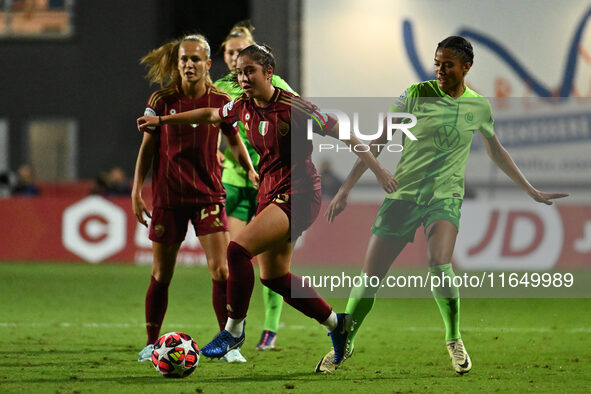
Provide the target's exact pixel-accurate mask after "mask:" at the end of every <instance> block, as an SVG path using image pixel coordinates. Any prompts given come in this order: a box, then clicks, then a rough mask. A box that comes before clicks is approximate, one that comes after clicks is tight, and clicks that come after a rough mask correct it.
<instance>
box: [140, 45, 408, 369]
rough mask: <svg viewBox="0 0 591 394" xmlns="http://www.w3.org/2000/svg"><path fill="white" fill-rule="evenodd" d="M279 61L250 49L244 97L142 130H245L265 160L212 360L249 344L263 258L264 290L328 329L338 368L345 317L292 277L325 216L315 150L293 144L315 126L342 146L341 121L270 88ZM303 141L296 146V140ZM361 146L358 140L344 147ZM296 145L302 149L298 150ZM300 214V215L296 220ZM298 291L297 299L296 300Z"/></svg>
mask: <svg viewBox="0 0 591 394" xmlns="http://www.w3.org/2000/svg"><path fill="white" fill-rule="evenodd" d="M274 69H275V59H274V57H273V55H272V54H271V52H270V50H269V48H268V47H264V46H260V45H256V44H255V45H251V46H249V47H247V48H245V49H244V50H242V51H241V52H240V54H239V55H238V61H237V68H236V76H237V79H238V83H239V84H240V87H241V88H242V89H243V91H244V94H243V95H242V96H240V97H238V98H237V99H235V100H233V101H231V102H230V103H228V104H226V105H224V106H223V107H221V108H206V109H198V110H194V111H188V112H184V113H177V114H175V115H168V116H162V117H160V118H159V117H157V116H143V117H141V118H139V119H138V128H139V129H140V130H146V129H147V128H148V127H154V126H158V125H159V124H184V123H217V122H220V121H222V122H226V123H233V122H235V121H236V120H240V121H242V122H243V123H244V125H245V129H246V131H247V136H248V139H249V141H250V143H251V145H252V146H253V147H254V148H255V149H256V151H257V153H258V154H259V155H260V156H261V160H260V162H259V172H260V175H261V180H260V188H259V194H258V209H257V215H256V216H255V218H254V219H253V220H252V221H251V222H250V223H249V224H248V225H247V226H246V227H245V228H244V230H243V231H242V232H241V233H240V234H238V236H237V237H236V238H235V239H234V241H231V242H230V244H229V245H228V269H229V276H228V322H227V323H226V327H225V330H223V331H221V332H220V333H219V334H218V335H217V336H216V337H215V338H214V339H213V340H212V341H211V342H210V343H209V344H207V345H206V346H205V347H204V348H203V349H202V353H203V354H204V355H205V356H207V357H216V358H219V357H222V356H223V355H224V354H225V353H227V352H228V351H229V350H230V349H233V348H236V347H239V346H240V345H241V344H242V343H243V342H244V319H245V317H246V312H247V310H248V304H249V301H250V296H251V294H252V289H253V287H254V272H253V267H252V264H251V262H250V260H251V259H252V257H253V256H257V255H258V262H259V269H260V278H261V282H262V283H263V284H264V285H265V286H267V287H269V288H270V289H272V290H273V291H275V292H276V293H279V294H281V295H282V296H283V298H284V300H285V302H287V303H288V304H289V305H291V306H293V307H294V308H296V309H297V310H299V311H300V312H302V313H304V314H305V315H306V316H309V317H311V318H314V319H316V320H317V321H318V322H319V323H321V324H322V325H324V326H325V327H326V328H327V330H328V331H329V335H330V336H331V338H332V342H333V347H334V351H335V363H337V364H338V363H339V362H340V361H341V359H342V357H343V354H344V351H345V344H346V340H347V332H346V331H345V330H344V314H336V313H334V312H333V311H332V308H331V307H330V305H328V304H327V303H326V302H325V301H324V299H322V298H321V297H320V296H319V295H318V293H317V292H316V290H315V289H314V288H313V287H312V286H310V284H309V283H307V282H303V281H302V279H301V278H300V277H299V276H297V275H294V274H291V273H290V263H291V254H292V250H293V245H294V244H295V241H296V239H297V237H298V236H299V235H300V234H301V233H302V232H303V231H304V230H305V229H306V228H308V227H309V226H310V225H311V224H312V223H313V222H314V220H315V219H316V216H317V215H318V212H319V210H320V201H321V194H320V177H319V175H318V172H317V171H316V168H315V167H314V165H313V164H312V161H311V153H312V142H311V141H309V140H307V139H306V133H301V138H299V135H298V136H292V135H291V134H292V132H296V130H297V131H298V132H299V131H303V130H305V128H306V124H307V121H308V120H309V119H313V123H314V124H315V125H316V128H317V130H315V132H317V133H318V134H321V135H327V134H328V135H330V136H333V137H335V138H338V126H337V123H336V120H335V119H333V118H331V117H328V116H326V115H325V114H323V113H321V112H320V111H319V109H318V108H317V107H316V106H314V105H313V104H311V103H309V102H308V101H306V100H304V99H301V98H299V97H296V96H294V95H293V94H291V93H288V92H286V91H284V90H282V89H280V88H276V87H274V86H273V85H272V84H271V82H270V81H271V77H272V76H273V71H274ZM293 137H296V138H293ZM344 142H345V143H346V144H348V145H356V144H359V143H360V141H359V140H357V138H355V137H352V138H351V139H350V140H346V141H344ZM294 144H295V145H294ZM356 154H357V155H358V156H359V157H360V158H361V159H362V160H363V161H364V162H365V163H366V164H367V165H368V167H369V168H370V169H371V170H372V171H373V172H374V173H375V175H376V177H377V179H378V181H379V183H380V185H381V186H382V187H383V188H384V189H385V190H387V191H393V190H395V188H396V180H395V179H394V178H393V176H392V175H391V174H390V173H389V172H388V171H387V170H386V169H385V168H384V167H382V166H381V164H380V163H379V162H377V161H376V160H375V158H374V157H373V155H372V154H371V153H369V152H358V153H356ZM295 210H297V215H292V212H294V211H295ZM292 288H293V289H294V292H297V295H298V297H293V295H292Z"/></svg>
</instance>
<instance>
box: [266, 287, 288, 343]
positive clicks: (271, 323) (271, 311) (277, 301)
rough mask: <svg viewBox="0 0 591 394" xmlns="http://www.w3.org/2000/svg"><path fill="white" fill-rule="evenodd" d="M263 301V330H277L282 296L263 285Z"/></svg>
mask: <svg viewBox="0 0 591 394" xmlns="http://www.w3.org/2000/svg"><path fill="white" fill-rule="evenodd" d="M263 301H264V302H265V325H264V326H263V330H269V331H273V332H277V330H278V328H279V318H280V317H281V309H283V297H281V295H279V294H277V293H275V292H274V291H273V290H271V289H269V288H268V287H266V286H263Z"/></svg>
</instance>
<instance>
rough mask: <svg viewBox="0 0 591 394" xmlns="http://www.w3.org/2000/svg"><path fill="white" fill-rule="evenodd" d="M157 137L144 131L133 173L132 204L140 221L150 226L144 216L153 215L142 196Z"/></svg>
mask: <svg viewBox="0 0 591 394" xmlns="http://www.w3.org/2000/svg"><path fill="white" fill-rule="evenodd" d="M157 139H158V137H157V136H154V135H152V134H150V133H144V138H143V140H142V144H141V146H140V150H139V152H138V155H137V160H136V163H135V171H134V174H133V188H132V190H131V204H132V208H133V213H134V214H135V217H136V218H137V220H138V222H140V223H141V224H143V225H144V226H146V227H147V226H148V223H147V222H146V219H145V218H144V213H145V214H146V215H147V216H148V217H149V218H151V217H152V215H151V214H150V211H149V210H148V208H147V207H146V204H145V203H144V200H143V198H142V186H143V185H144V180H145V179H146V175H147V174H148V171H149V170H150V165H151V164H152V158H153V157H154V152H155V150H156V141H157Z"/></svg>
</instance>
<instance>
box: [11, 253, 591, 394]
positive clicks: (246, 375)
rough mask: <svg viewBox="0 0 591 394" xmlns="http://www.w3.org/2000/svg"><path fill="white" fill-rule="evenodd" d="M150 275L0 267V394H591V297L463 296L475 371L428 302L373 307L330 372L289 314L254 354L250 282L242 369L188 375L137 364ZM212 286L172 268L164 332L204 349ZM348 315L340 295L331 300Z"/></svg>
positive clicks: (197, 271) (205, 367)
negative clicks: (462, 366) (169, 375)
mask: <svg viewBox="0 0 591 394" xmlns="http://www.w3.org/2000/svg"><path fill="white" fill-rule="evenodd" d="M149 276H150V268H149V267H136V266H113V265H99V266H88V265H67V264H51V265H50V264H43V265H37V264H0V350H1V352H0V354H1V356H2V357H1V359H0V392H47V393H55V392H60V393H66V392H95V393H107V392H108V393H113V392H125V393H147V392H171V393H173V392H174V393H189V392H191V393H195V392H203V393H217V392H226V393H233V392H257V393H264V392H286V393H289V392H294V393H296V392H300V393H301V392H337V391H338V392H351V391H357V392H360V391H363V392H463V393H466V392H495V391H498V392H527V391H530V392H569V393H573V392H590V391H591V383H590V382H591V367H590V365H591V300H589V299H465V300H463V301H462V332H463V339H464V343H465V344H466V348H467V349H468V351H469V352H470V356H471V357H472V360H473V363H474V367H473V369H472V372H470V373H469V374H467V375H465V376H456V375H455V373H454V372H453V370H452V368H451V364H450V362H449V357H448V355H447V351H446V349H445V344H444V338H443V333H444V331H443V323H442V320H441V318H440V316H439V312H438V310H437V307H436V305H435V302H434V301H433V300H431V299H378V300H377V302H376V306H375V307H374V310H373V312H372V314H371V315H370V316H369V317H368V318H367V320H366V323H365V324H364V326H363V331H361V333H360V334H359V336H358V339H357V349H356V353H355V355H354V356H353V358H351V359H350V360H347V361H346V363H345V364H344V365H343V366H342V367H341V369H339V370H338V371H337V373H336V374H334V375H328V376H325V375H317V374H314V373H313V372H312V371H313V369H314V367H315V365H316V363H317V361H318V360H319V359H320V358H321V356H323V355H324V354H325V353H326V352H327V351H328V350H329V349H330V339H329V338H328V337H327V336H326V332H325V329H324V328H322V327H321V326H319V325H318V324H317V323H316V322H314V321H312V320H310V319H308V318H306V317H304V316H303V315H301V314H299V313H298V312H296V311H294V310H293V309H291V308H290V307H289V306H286V307H285V308H284V313H283V318H282V322H283V324H284V325H285V326H284V327H282V328H281V329H280V332H279V336H278V340H277V346H278V349H277V350H274V351H268V352H258V351H256V350H254V346H255V345H256V341H257V340H258V338H259V335H260V331H261V329H262V316H263V311H262V299H261V295H260V294H261V288H260V284H258V283H257V287H256V288H255V292H254V295H253V301H252V305H251V310H250V313H249V317H248V325H247V340H246V343H245V345H244V347H243V351H242V353H243V354H244V356H245V357H246V358H247V359H248V363H246V364H230V365H229V364H224V363H222V362H219V361H211V360H207V359H205V358H202V359H201V361H200V363H199V367H198V368H197V370H196V371H195V372H194V373H193V374H192V375H191V376H189V377H188V378H186V379H181V380H169V379H165V378H162V377H161V376H159V375H158V373H157V372H156V371H155V370H154V368H153V367H152V365H151V364H150V363H138V362H137V361H136V359H137V352H138V351H139V350H140V349H141V348H142V347H143V345H144V341H145V330H144V328H143V315H144V296H145V291H146V288H147V286H148V283H149ZM210 293H211V280H210V279H209V274H208V272H207V270H206V269H204V268H188V267H179V268H178V269H177V272H176V274H175V277H174V279H173V283H172V286H171V291H170V301H169V309H168V313H167V316H166V318H165V321H164V327H163V333H164V332H167V331H184V332H187V333H188V334H189V335H191V336H193V338H195V339H196V341H197V343H198V344H199V345H200V346H203V345H205V344H206V343H207V342H208V341H209V339H211V337H213V335H214V334H215V331H216V323H215V317H214V314H213V309H212V307H211V298H210V297H211V296H210ZM332 303H333V306H334V307H335V309H336V310H338V311H340V310H343V309H344V307H345V303H346V300H344V299H337V300H332Z"/></svg>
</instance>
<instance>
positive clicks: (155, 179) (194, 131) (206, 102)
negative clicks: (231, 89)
mask: <svg viewBox="0 0 591 394" xmlns="http://www.w3.org/2000/svg"><path fill="white" fill-rule="evenodd" d="M228 101H229V97H228V96H226V95H225V94H221V93H215V92H212V91H211V90H210V89H208V90H207V93H206V94H204V95H203V96H202V97H200V98H198V99H192V98H189V97H186V96H184V95H183V94H182V92H181V91H179V90H178V89H176V88H174V87H169V88H165V89H160V90H157V91H156V92H154V93H152V95H151V96H150V99H149V100H148V106H147V108H146V114H148V115H170V114H174V113H179V112H184V111H190V110H192V109H196V108H210V107H213V108H217V107H222V106H223V105H225V104H226V103H227V102H228ZM220 129H221V130H222V132H223V133H224V134H226V135H233V134H236V130H234V128H233V127H231V126H230V125H227V124H225V123H222V124H221V125H214V124H199V125H198V124H192V125H163V126H161V127H156V128H154V130H148V132H149V133H152V134H154V135H155V136H157V137H158V144H157V151H156V154H155V156H154V160H153V162H152V197H153V205H154V206H155V207H160V208H173V207H178V206H184V205H192V204H202V203H213V202H216V203H217V202H219V203H221V202H224V199H225V195H226V192H225V190H224V187H223V186H222V181H221V177H222V171H221V168H220V166H219V165H218V163H217V159H216V152H217V147H218V138H219V137H220V135H219V134H220V133H219V132H220Z"/></svg>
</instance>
